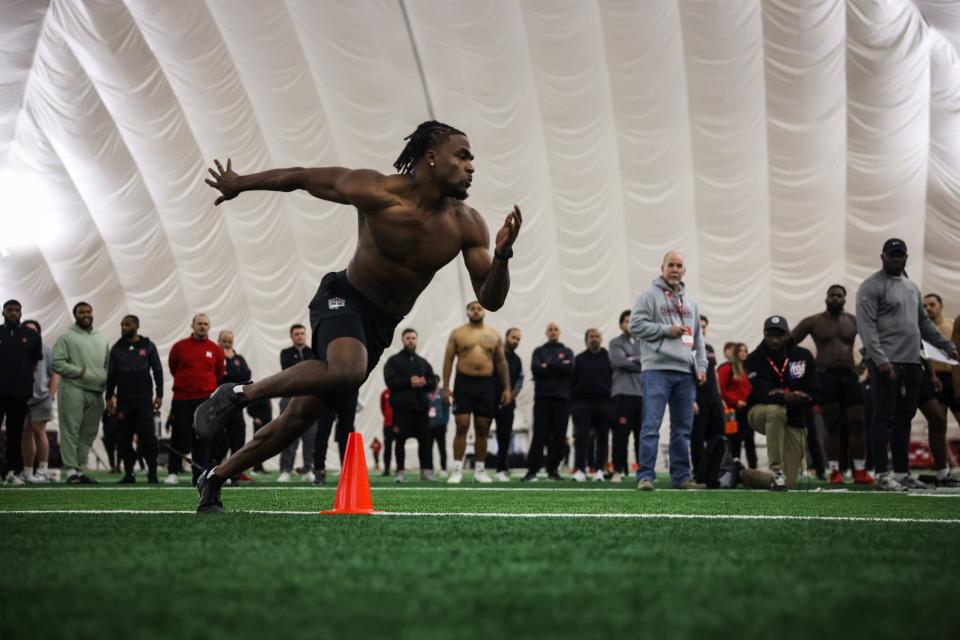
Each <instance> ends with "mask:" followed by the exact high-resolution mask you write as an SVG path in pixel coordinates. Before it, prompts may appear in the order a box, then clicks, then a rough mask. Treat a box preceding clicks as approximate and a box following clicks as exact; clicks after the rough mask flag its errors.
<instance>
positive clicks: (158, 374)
mask: <svg viewBox="0 0 960 640" xmlns="http://www.w3.org/2000/svg"><path fill="white" fill-rule="evenodd" d="M151 371H153V385H151V384H150V372H151ZM154 394H155V395H156V396H158V397H159V396H162V395H163V365H162V364H161V363H160V354H159V353H157V346H156V345H155V344H153V343H152V342H150V338H148V337H146V336H140V340H138V341H137V342H128V341H127V340H124V339H123V338H120V339H119V340H117V341H116V342H115V343H113V346H112V347H111V348H110V361H109V362H108V363H107V393H106V398H107V400H109V399H110V398H112V397H113V396H114V395H116V396H118V397H119V398H120V399H121V400H125V399H127V398H150V397H152V396H153V395H154Z"/></svg>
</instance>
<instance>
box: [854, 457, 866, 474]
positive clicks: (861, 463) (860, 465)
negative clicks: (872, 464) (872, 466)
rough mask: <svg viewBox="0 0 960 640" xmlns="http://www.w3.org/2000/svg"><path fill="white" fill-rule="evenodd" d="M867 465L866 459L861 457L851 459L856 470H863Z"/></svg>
mask: <svg viewBox="0 0 960 640" xmlns="http://www.w3.org/2000/svg"><path fill="white" fill-rule="evenodd" d="M866 466H867V461H866V460H864V459H863V458H854V459H853V468H854V469H855V470H857V471H863V470H864V469H865V468H866Z"/></svg>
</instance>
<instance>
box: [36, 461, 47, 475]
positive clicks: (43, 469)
mask: <svg viewBox="0 0 960 640" xmlns="http://www.w3.org/2000/svg"><path fill="white" fill-rule="evenodd" d="M37 468H38V469H39V470H40V473H46V472H47V463H46V462H41V463H40V466H39V467H37Z"/></svg>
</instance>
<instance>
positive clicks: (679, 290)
mask: <svg viewBox="0 0 960 640" xmlns="http://www.w3.org/2000/svg"><path fill="white" fill-rule="evenodd" d="M686 272H687V267H686V262H685V261H684V258H683V254H681V253H680V252H678V251H671V252H669V253H667V254H666V255H665V256H664V257H663V262H662V264H661V266H660V277H658V278H657V279H656V280H654V281H653V284H652V285H651V286H650V288H649V289H647V290H646V291H645V292H643V293H642V294H641V295H640V297H639V298H638V299H637V303H636V304H635V305H634V307H633V313H632V314H631V316H630V332H631V333H632V334H633V335H635V336H637V337H638V338H640V341H641V342H640V344H641V354H642V362H641V365H642V366H643V373H642V374H640V375H641V376H642V383H643V426H642V427H641V433H640V469H639V470H638V471H637V481H638V482H637V488H638V489H640V490H641V491H653V489H654V480H655V479H656V472H655V470H654V469H655V465H656V462H657V446H658V444H659V442H660V423H661V422H662V421H663V414H664V412H665V410H666V408H667V406H668V405H669V406H670V482H671V485H672V486H673V487H674V488H675V489H697V488H702V485H699V484H698V483H696V482H694V481H693V480H692V479H691V471H690V431H691V429H692V427H693V403H694V400H695V395H696V387H697V384H704V383H705V382H706V379H707V358H706V349H705V347H704V343H703V334H702V333H701V332H700V312H699V310H698V308H697V303H696V301H695V300H694V299H693V297H692V296H689V295H687V293H686V289H685V286H684V283H683V276H684V275H685V274H686Z"/></svg>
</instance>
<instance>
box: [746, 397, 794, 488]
mask: <svg viewBox="0 0 960 640" xmlns="http://www.w3.org/2000/svg"><path fill="white" fill-rule="evenodd" d="M747 420H749V421H750V426H751V427H753V429H754V431H757V432H758V433H762V434H763V435H765V436H767V458H768V459H769V460H770V470H771V471H783V475H784V479H785V480H786V482H787V488H788V489H793V488H794V487H796V486H797V478H799V477H800V469H801V468H802V466H803V455H804V453H805V448H806V444H807V430H806V429H798V428H796V427H791V426H788V425H787V408H786V407H785V406H783V405H780V404H758V405H756V406H755V407H753V408H752V409H750V413H748V414H747Z"/></svg>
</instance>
